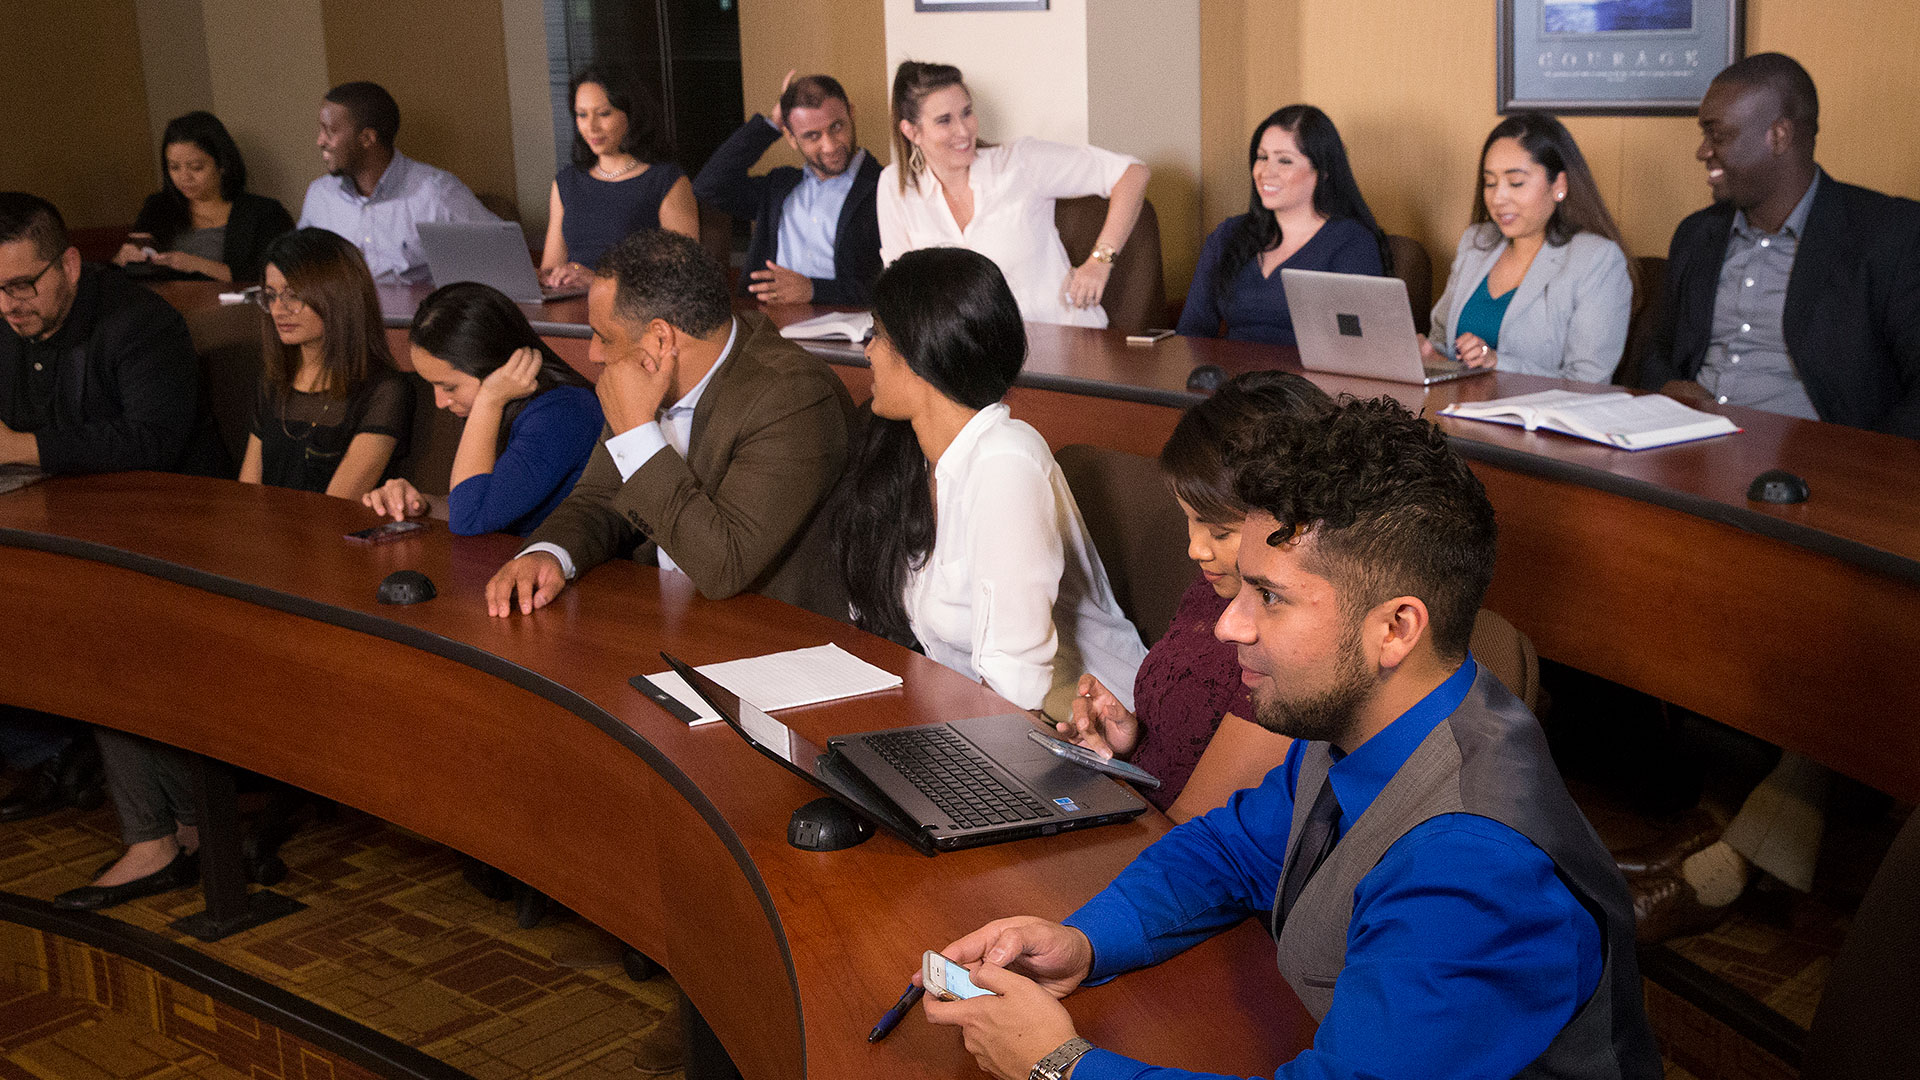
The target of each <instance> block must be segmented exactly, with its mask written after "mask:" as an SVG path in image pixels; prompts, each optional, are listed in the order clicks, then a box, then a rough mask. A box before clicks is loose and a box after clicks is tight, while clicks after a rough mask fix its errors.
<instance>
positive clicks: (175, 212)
mask: <svg viewBox="0 0 1920 1080" xmlns="http://www.w3.org/2000/svg"><path fill="white" fill-rule="evenodd" d="M175 143H190V144H192V145H194V146H196V147H199V148H200V150H201V151H202V152H204V153H205V154H206V155H207V156H208V157H210V158H212V159H213V164H214V167H215V168H217V169H219V170H220V197H221V198H223V199H225V200H227V201H228V202H232V201H234V200H235V199H237V198H239V197H240V195H241V194H242V193H243V192H245V191H246V190H247V163H246V161H245V160H244V159H242V158H241V156H240V147H238V146H236V145H235V144H234V141H233V136H232V135H229V134H228V133H227V126H226V125H225V124H222V123H221V122H220V118H219V117H217V116H215V115H213V114H212V113H210V112H204V111H199V110H196V111H194V112H190V113H188V114H186V115H185V116H176V117H174V118H173V119H171V120H169V121H167V126H166V130H165V131H163V132H162V133H161V135H160V199H159V205H158V207H157V209H158V210H159V216H158V217H157V218H154V219H150V220H148V221H145V222H143V223H142V224H145V225H148V226H150V227H149V228H148V229H147V230H146V231H148V232H151V233H152V234H153V240H154V244H155V246H157V247H159V248H161V249H165V248H167V247H169V246H171V245H172V243H173V241H174V238H175V237H177V236H179V235H180V234H181V233H182V232H184V231H185V230H186V229H187V227H188V226H189V225H190V224H191V223H192V221H193V211H192V210H191V209H190V208H189V207H188V206H187V197H186V196H185V195H183V194H181V193H180V188H179V187H178V186H176V185H175V184H174V182H173V173H172V172H170V171H168V169H167V147H169V146H172V145H174V144H175Z"/></svg>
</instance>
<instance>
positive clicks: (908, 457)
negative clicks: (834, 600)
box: [832, 247, 1147, 720]
mask: <svg viewBox="0 0 1920 1080" xmlns="http://www.w3.org/2000/svg"><path fill="white" fill-rule="evenodd" d="M873 307H874V312H873V314H874V335H873V339H872V341H870V342H869V343H868V345H867V359H868V361H869V363H871V364H872V366H873V402H872V405H871V408H872V410H873V419H872V420H871V421H870V422H869V423H868V424H867V426H866V436H865V439H864V442H863V444H862V445H861V447H860V449H859V453H858V454H857V456H856V457H855V459H854V461H853V462H852V463H851V464H850V465H849V466H848V469H847V474H846V476H845V477H844V478H843V479H842V481H841V486H840V489H839V491H837V492H836V493H835V497H834V504H833V510H832V514H833V533H834V538H835V552H836V558H837V561H838V565H839V567H840V569H841V573H842V576H843V577H844V578H845V580H846V585H847V592H848V595H849V596H850V597H851V598H852V601H853V608H854V615H855V620H856V621H857V622H858V623H859V625H860V626H862V627H863V628H865V629H868V630H871V631H873V632H875V633H878V634H882V635H884V636H887V637H890V638H893V639H894V640H896V641H909V640H918V641H919V643H920V645H921V647H922V648H923V649H924V650H925V651H926V654H927V655H928V656H929V657H932V658H933V659H935V660H938V661H940V662H941V663H943V664H945V665H947V666H948V667H950V668H953V669H954V670H955V671H958V672H960V673H961V674H963V675H966V676H968V677H969V678H976V679H979V680H981V681H982V682H984V683H986V685H987V686H988V687H990V688H992V689H993V690H994V691H996V692H998V693H999V694H1000V695H1001V696H1002V697H1004V698H1006V699H1007V700H1008V701H1011V702H1013V703H1014V704H1015V705H1018V706H1020V707H1021V708H1023V709H1041V710H1044V711H1045V712H1046V713H1047V715H1048V716H1050V717H1052V718H1054V719H1056V720H1064V719H1066V718H1068V717H1069V716H1070V715H1071V704H1072V701H1073V696H1074V693H1075V691H1076V684H1077V681H1078V679H1079V677H1080V672H1081V671H1083V670H1084V671H1090V672H1093V673H1094V675H1095V676H1096V677H1097V678H1099V680H1100V681H1101V682H1102V683H1103V684H1105V685H1107V686H1109V687H1114V688H1116V693H1118V692H1119V691H1118V688H1123V687H1124V688H1127V689H1128V690H1131V688H1132V686H1133V676H1134V672H1135V670H1136V669H1137V668H1138V667H1139V666H1140V661H1141V659H1142V658H1144V657H1145V656H1146V652H1147V650H1146V648H1145V647H1144V646H1143V645H1141V643H1140V634H1139V632H1138V631H1136V630H1135V629H1134V627H1133V624H1132V623H1130V622H1128V621H1127V618H1126V616H1125V615H1122V614H1121V613H1120V607H1119V604H1118V603H1117V602H1115V600H1114V597H1113V590H1112V588H1111V587H1109V585H1108V584H1107V574H1106V570H1105V569H1104V568H1103V567H1102V566H1101V565H1100V556H1099V554H1098V552H1096V551H1095V550H1094V546H1093V541H1092V539H1091V538H1090V537H1089V536H1088V535H1087V527H1086V524H1085V523H1084V522H1083V521H1082V520H1081V518H1080V509H1079V507H1077V506H1076V505H1074V501H1073V493H1072V492H1071V491H1070V490H1068V488H1067V482H1066V478H1065V477H1063V476H1062V475H1061V473H1060V467H1059V466H1058V465H1056V464H1054V460H1053V454H1052V453H1051V452H1049V451H1048V449H1047V443H1046V440H1045V439H1043V438H1041V437H1040V433H1039V432H1037V431H1035V430H1034V429H1033V428H1032V427H1030V426H1029V425H1027V424H1025V423H1023V422H1022V421H1019V420H1015V419H1013V418H1012V417H1011V416H1009V415H1008V413H1007V407H1006V405H1004V404H1002V403H1001V401H1000V399H1001V397H1002V396H1003V395H1005V394H1006V392H1007V389H1008V388H1009V387H1011V386H1012V385H1013V380H1014V377H1015V376H1017V375H1018V374H1019V373H1020V368H1021V366H1022V365H1023V364H1024V363H1025V362H1026V353H1027V336H1026V328H1025V327H1024V326H1023V325H1022V324H1021V319H1020V309H1019V306H1018V304H1017V303H1016V302H1015V301H1014V298H1013V293H1012V291H1011V290H1009V289H1008V287H1007V282H1006V279H1005V278H1004V277H1003V276H1002V275H1001V273H1000V271H999V269H998V268H996V267H995V265H994V264H993V262H991V261H990V260H988V259H987V258H986V257H984V256H982V255H980V254H977V253H975V252H972V251H968V250H966V249H964V248H952V247H943V248H928V249H924V250H920V251H910V252H908V253H906V254H905V255H902V256H900V258H899V259H898V260H897V261H896V262H895V263H894V264H893V265H892V266H891V267H889V268H888V269H887V271H886V272H885V273H883V274H881V276H880V280H879V282H878V283H877V284H876V285H875V286H874V290H873ZM1127 696H1128V697H1129V698H1130V697H1131V696H1132V695H1131V693H1128V694H1127ZM1127 705H1128V707H1129V708H1131V707H1132V703H1131V701H1129V702H1127Z"/></svg>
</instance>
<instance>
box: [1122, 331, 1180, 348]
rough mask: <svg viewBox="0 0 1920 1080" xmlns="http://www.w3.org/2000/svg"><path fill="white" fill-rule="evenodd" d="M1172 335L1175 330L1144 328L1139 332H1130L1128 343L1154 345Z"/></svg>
mask: <svg viewBox="0 0 1920 1080" xmlns="http://www.w3.org/2000/svg"><path fill="white" fill-rule="evenodd" d="M1172 336H1173V331H1171V330H1143V331H1141V332H1140V333H1138V334H1128V335H1127V344H1129V345H1152V344H1154V343H1155V342H1159V341H1165V340H1167V339H1168V338H1170V337H1172Z"/></svg>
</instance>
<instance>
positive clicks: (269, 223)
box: [133, 191, 293, 285]
mask: <svg viewBox="0 0 1920 1080" xmlns="http://www.w3.org/2000/svg"><path fill="white" fill-rule="evenodd" d="M166 220H167V193H166V192H164V191H156V192H154V193H153V194H151V195H149V196H147V201H146V204H145V205H144V206H142V207H141V208H140V216H139V217H137V218H135V219H134V221H133V231H134V232H145V233H152V234H153V239H154V247H156V248H158V249H160V250H161V251H165V250H167V246H168V245H170V244H172V243H173V235H172V234H173V233H174V232H175V231H177V230H175V229H170V228H168V227H167V226H166V225H165V224H164V223H165V222H166ZM292 231H293V217H292V215H290V214H288V213H287V208H286V207H284V206H281V205H280V200H278V199H270V198H268V197H267V196H265V195H255V194H253V193H251V192H245V191H243V192H241V193H240V194H239V196H238V197H236V198H235V199H234V200H233V212H232V213H231V214H230V215H228V217H227V234H226V240H225V242H224V244H223V246H222V247H221V250H220V261H221V262H223V263H226V264H227V269H229V270H232V271H233V280H234V281H235V282H236V283H238V284H242V285H251V284H253V283H255V282H258V281H259V280H260V275H261V274H262V273H264V272H265V271H266V251H267V245H268V244H269V243H271V242H272V241H273V240H274V239H275V238H276V237H278V236H280V235H281V234H282V233H289V232H292ZM154 269H155V270H163V269H165V268H164V267H155V268H154ZM152 276H154V277H161V276H177V277H183V278H197V277H199V276H200V275H199V274H180V273H178V272H175V273H174V274H172V275H159V274H155V275H152Z"/></svg>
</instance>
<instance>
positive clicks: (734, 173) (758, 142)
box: [693, 113, 880, 306]
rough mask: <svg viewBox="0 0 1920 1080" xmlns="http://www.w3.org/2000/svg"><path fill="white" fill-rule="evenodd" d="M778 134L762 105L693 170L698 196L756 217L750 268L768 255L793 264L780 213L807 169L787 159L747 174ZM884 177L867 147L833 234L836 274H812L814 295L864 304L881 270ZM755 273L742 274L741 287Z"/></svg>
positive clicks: (756, 267) (830, 300) (822, 301)
mask: <svg viewBox="0 0 1920 1080" xmlns="http://www.w3.org/2000/svg"><path fill="white" fill-rule="evenodd" d="M779 139H780V133H779V132H778V131H776V130H774V127H773V125H772V124H769V123H767V119H766V117H764V116H761V115H759V114H758V113H755V114H754V117H753V119H751V120H749V121H747V122H746V123H745V124H742V125H741V126H740V130H738V131H736V132H734V133H733V134H732V135H730V136H728V137H727V141H726V142H724V143H722V144H720V149H718V150H715V151H714V152H713V156H712V157H710V158H708V159H707V164H706V167H705V168H703V169H701V170H700V175H699V176H696V177H694V178H693V196H694V198H696V199H699V200H700V201H701V202H702V203H704V204H706V205H708V206H712V207H715V208H718V209H721V210H725V211H726V212H727V213H729V214H732V215H733V216H734V217H737V218H746V219H747V220H749V221H751V222H753V239H752V240H751V241H750V242H749V243H748V244H747V271H748V272H749V273H751V272H752V271H755V270H761V269H765V268H766V265H767V263H768V262H772V263H773V264H774V265H775V266H784V265H786V264H785V263H782V262H781V261H780V257H779V248H780V214H781V211H782V210H783V209H784V208H785V207H786V203H787V196H788V195H790V194H792V193H793V189H794V188H796V187H799V186H800V179H801V176H802V173H801V171H800V170H799V169H797V168H794V167H793V166H791V165H782V166H780V167H779V168H777V169H774V170H773V171H772V172H769V173H767V174H766V175H765V176H749V175H748V174H747V170H748V169H751V168H752V167H753V165H754V162H757V161H759V160H760V155H762V154H764V153H766V152H767V147H769V146H772V145H773V144H774V143H776V142H778V141H779ZM879 184H880V163H879V162H878V161H875V160H874V159H873V155H872V154H868V155H867V156H866V157H865V158H864V159H863V160H862V161H861V162H860V171H859V172H858V173H857V174H855V176H854V179H853V190H852V191H849V192H847V201H846V203H845V204H844V205H843V206H841V208H840V224H839V226H838V228H837V229H836V230H835V232H834V234H833V270H834V276H833V277H831V278H814V279H813V302H814V303H816V304H842V305H847V306H864V305H865V304H866V303H867V302H868V301H869V299H870V297H871V296H872V293H873V282H874V279H876V278H878V277H879V276H880V217H879V213H878V211H876V210H875V209H874V206H875V200H874V192H875V190H876V189H877V188H878V187H879ZM750 281H751V279H750V278H748V277H746V276H744V275H742V277H741V278H740V291H741V292H743V293H744V292H745V291H746V287H747V285H748V284H749V283H750Z"/></svg>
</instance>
